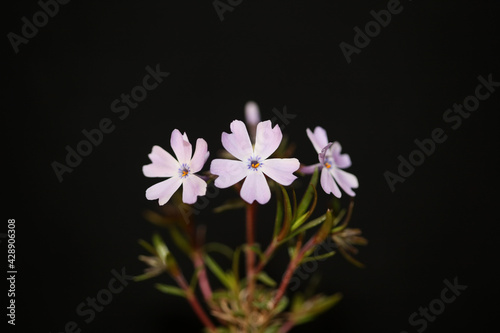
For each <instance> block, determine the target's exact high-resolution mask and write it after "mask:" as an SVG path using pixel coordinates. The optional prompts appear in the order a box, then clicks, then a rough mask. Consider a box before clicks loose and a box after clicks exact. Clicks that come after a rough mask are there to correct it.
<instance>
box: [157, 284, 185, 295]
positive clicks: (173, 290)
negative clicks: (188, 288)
mask: <svg viewBox="0 0 500 333" xmlns="http://www.w3.org/2000/svg"><path fill="white" fill-rule="evenodd" d="M155 287H156V289H158V290H159V291H161V292H163V293H165V294H170V295H174V296H180V297H184V298H185V297H186V292H185V291H184V290H182V289H181V288H179V287H176V286H169V285H166V284H163V283H157V284H155Z"/></svg>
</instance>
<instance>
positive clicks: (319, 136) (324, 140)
mask: <svg viewBox="0 0 500 333" xmlns="http://www.w3.org/2000/svg"><path fill="white" fill-rule="evenodd" d="M306 133H307V136H308V137H309V140H311V143H312V144H313V146H314V149H316V152H317V153H318V154H319V153H320V152H321V149H323V147H325V146H326V145H327V144H328V136H327V135H326V131H325V130H324V129H323V128H322V127H320V126H317V127H316V128H315V129H314V133H313V132H312V131H311V130H310V129H309V128H308V129H307V130H306Z"/></svg>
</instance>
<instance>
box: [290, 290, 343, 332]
mask: <svg viewBox="0 0 500 333" xmlns="http://www.w3.org/2000/svg"><path fill="white" fill-rule="evenodd" d="M341 299H342V294H341V293H336V294H334V295H332V296H321V295H318V296H315V297H313V298H312V299H308V300H306V301H305V302H304V301H303V302H302V304H299V303H298V302H297V304H296V305H295V307H294V308H293V311H292V320H293V322H294V323H295V324H297V325H300V324H304V323H306V322H309V321H311V320H314V319H315V318H316V317H317V316H319V315H320V314H322V313H324V312H326V311H328V310H329V309H331V308H332V307H333V306H334V305H335V304H337V303H338V302H340V300H341Z"/></svg>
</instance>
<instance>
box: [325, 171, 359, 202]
mask: <svg viewBox="0 0 500 333" xmlns="http://www.w3.org/2000/svg"><path fill="white" fill-rule="evenodd" d="M330 173H331V174H332V176H333V177H334V178H335V180H336V181H337V183H338V184H339V185H340V187H341V188H342V189H343V190H344V192H345V193H347V194H348V195H350V196H351V197H354V196H356V193H354V191H353V190H352V189H353V188H358V186H359V183H358V178H357V177H356V176H355V175H353V174H352V173H349V172H345V171H344V170H341V169H337V168H335V167H333V168H330Z"/></svg>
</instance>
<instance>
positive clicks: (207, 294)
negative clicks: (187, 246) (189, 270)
mask: <svg viewBox="0 0 500 333" xmlns="http://www.w3.org/2000/svg"><path fill="white" fill-rule="evenodd" d="M193 262H194V267H195V269H197V270H198V281H199V282H200V290H201V293H202V294H203V298H204V299H205V301H206V302H207V303H208V302H210V301H211V300H212V288H211V287H210V282H208V276H207V270H206V268H205V264H204V263H203V259H202V257H201V253H200V250H199V249H197V250H195V252H194V254H193Z"/></svg>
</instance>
